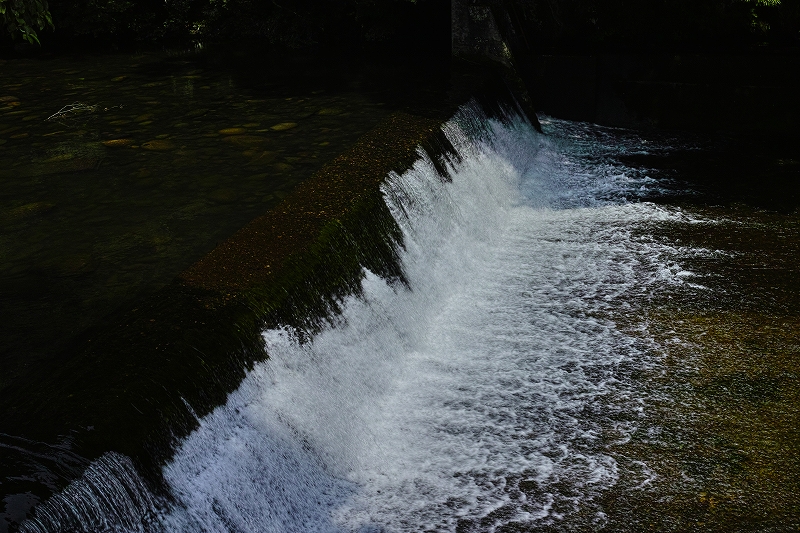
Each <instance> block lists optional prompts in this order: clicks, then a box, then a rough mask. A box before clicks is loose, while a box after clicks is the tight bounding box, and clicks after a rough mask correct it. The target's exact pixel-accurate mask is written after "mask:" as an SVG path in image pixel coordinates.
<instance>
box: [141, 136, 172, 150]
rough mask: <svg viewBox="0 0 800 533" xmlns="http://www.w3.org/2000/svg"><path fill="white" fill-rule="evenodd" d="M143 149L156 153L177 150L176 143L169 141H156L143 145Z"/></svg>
mask: <svg viewBox="0 0 800 533" xmlns="http://www.w3.org/2000/svg"><path fill="white" fill-rule="evenodd" d="M142 148H144V149H145V150H154V151H164V150H172V149H174V148H175V143H173V142H172V141H169V140H167V139H155V140H152V141H147V142H146V143H142Z"/></svg>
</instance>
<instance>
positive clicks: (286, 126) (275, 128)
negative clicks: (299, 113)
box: [270, 122, 297, 131]
mask: <svg viewBox="0 0 800 533" xmlns="http://www.w3.org/2000/svg"><path fill="white" fill-rule="evenodd" d="M296 127H297V122H281V123H280V124H275V125H274V126H272V127H270V129H271V130H272V131H286V130H290V129H292V128H296Z"/></svg>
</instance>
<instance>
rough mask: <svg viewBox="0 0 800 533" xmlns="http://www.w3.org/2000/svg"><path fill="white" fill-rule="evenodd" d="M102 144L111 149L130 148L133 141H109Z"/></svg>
mask: <svg viewBox="0 0 800 533" xmlns="http://www.w3.org/2000/svg"><path fill="white" fill-rule="evenodd" d="M102 144H103V145H104V146H109V147H120V146H130V145H132V144H133V139H109V140H107V141H103V142H102Z"/></svg>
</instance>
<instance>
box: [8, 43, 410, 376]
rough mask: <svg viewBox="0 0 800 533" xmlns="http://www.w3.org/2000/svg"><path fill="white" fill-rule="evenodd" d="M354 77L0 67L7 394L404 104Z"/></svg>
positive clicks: (314, 69) (23, 62)
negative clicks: (25, 375)
mask: <svg viewBox="0 0 800 533" xmlns="http://www.w3.org/2000/svg"><path fill="white" fill-rule="evenodd" d="M223 63H224V62H223ZM337 69H339V70H337ZM347 75H348V76H349V77H347V79H343V77H342V76H343V73H342V70H341V69H340V67H335V68H334V67H331V66H330V65H327V66H326V67H320V66H319V62H317V63H314V64H311V63H310V62H306V63H303V62H302V61H301V62H300V63H299V64H284V65H280V66H276V65H260V66H256V65H255V64H251V66H250V67H249V68H234V67H231V66H229V65H226V64H220V62H213V61H205V60H202V59H201V58H199V57H198V56H194V55H186V54H184V55H178V56H168V55H166V54H143V55H116V56H96V57H83V58H59V59H57V60H36V59H16V60H10V61H3V62H0V300H2V302H3V305H2V306H0V365H1V366H2V367H3V372H2V373H0V388H2V387H3V386H4V384H6V383H8V381H9V380H11V379H14V377H15V376H17V375H19V374H20V373H24V372H27V371H30V370H32V369H35V368H36V365H37V364H40V361H44V360H46V358H47V357H48V356H51V355H52V354H54V353H56V352H58V351H59V350H60V349H62V348H63V347H64V346H65V345H67V344H69V342H70V341H71V340H72V339H73V338H75V336H76V335H78V334H80V333H81V332H84V331H85V330H86V329H87V328H90V327H92V326H97V325H99V324H101V323H102V321H103V317H105V316H107V315H108V314H109V313H110V312H112V311H114V310H115V309H122V308H125V307H130V306H131V302H133V301H135V300H136V299H137V298H139V297H141V296H142V295H144V294H147V293H150V292H152V291H154V290H156V289H157V288H159V287H160V286H163V285H164V284H165V283H168V282H169V281H170V280H171V279H172V278H173V277H174V276H175V275H176V274H177V273H178V272H180V271H181V270H182V269H184V268H186V267H187V266H188V265H190V264H191V263H192V262H193V261H195V260H197V259H198V258H199V257H201V256H202V255H203V254H204V253H206V252H208V251H209V250H210V249H211V248H213V247H214V246H215V244H216V243H217V242H220V241H222V240H224V239H225V238H227V237H228V236H229V235H230V234H231V233H233V232H234V231H235V230H236V229H238V228H239V227H241V226H243V225H244V224H245V223H246V222H248V221H249V220H251V219H252V218H254V217H256V216H258V215H259V214H262V213H264V212H265V211H266V210H268V209H269V208H271V207H272V206H274V205H276V203H277V202H279V201H280V199H281V198H283V197H284V196H285V195H286V194H287V192H288V191H290V190H291V189H292V188H293V187H294V186H295V185H297V183H298V182H299V181H300V180H302V179H304V178H306V177H309V176H310V175H311V174H312V173H313V172H314V171H315V170H316V169H318V168H320V166H321V165H322V164H323V163H324V162H326V161H328V160H330V159H332V158H333V157H334V156H335V155H336V154H338V153H340V152H341V151H343V150H344V149H345V148H346V147H348V146H349V145H350V144H352V143H353V142H354V140H355V139H357V138H358V137H359V136H360V135H362V134H363V133H365V132H366V131H367V130H369V129H370V128H371V127H373V126H374V125H375V124H377V122H378V121H380V120H381V119H382V118H383V117H385V116H386V115H387V114H388V113H389V112H390V111H391V109H392V108H396V107H397V106H396V105H394V106H393V105H387V104H386V102H385V100H386V98H384V96H386V95H385V94H382V93H381V89H380V87H378V88H376V87H375V84H374V83H373V86H371V87H365V84H363V83H360V82H359V81H358V76H357V75H352V72H347Z"/></svg>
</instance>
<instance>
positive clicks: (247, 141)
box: [222, 135, 269, 146]
mask: <svg viewBox="0 0 800 533" xmlns="http://www.w3.org/2000/svg"><path fill="white" fill-rule="evenodd" d="M222 140H223V141H225V142H229V143H233V144H236V145H239V146H256V145H259V144H264V143H266V142H269V139H267V138H266V137H260V136H258V135H233V136H230V137H224V138H223V139H222Z"/></svg>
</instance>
